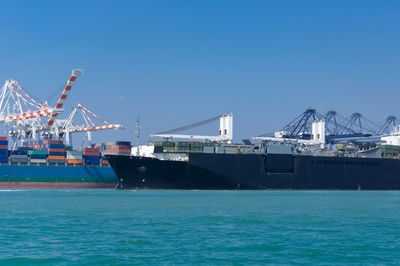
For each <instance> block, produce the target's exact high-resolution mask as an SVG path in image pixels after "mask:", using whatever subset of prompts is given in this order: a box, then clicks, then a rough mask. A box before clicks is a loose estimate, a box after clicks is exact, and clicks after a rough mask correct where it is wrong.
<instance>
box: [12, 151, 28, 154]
mask: <svg viewBox="0 0 400 266" xmlns="http://www.w3.org/2000/svg"><path fill="white" fill-rule="evenodd" d="M11 154H14V155H27V154H28V151H11Z"/></svg>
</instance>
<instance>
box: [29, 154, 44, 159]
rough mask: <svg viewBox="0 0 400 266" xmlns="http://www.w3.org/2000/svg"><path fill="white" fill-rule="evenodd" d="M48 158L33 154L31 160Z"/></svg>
mask: <svg viewBox="0 0 400 266" xmlns="http://www.w3.org/2000/svg"><path fill="white" fill-rule="evenodd" d="M46 158H47V156H46V155H44V154H32V155H31V159H46Z"/></svg>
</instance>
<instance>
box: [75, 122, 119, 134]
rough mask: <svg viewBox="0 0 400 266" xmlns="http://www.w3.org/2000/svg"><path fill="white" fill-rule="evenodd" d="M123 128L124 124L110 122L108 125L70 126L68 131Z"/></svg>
mask: <svg viewBox="0 0 400 266" xmlns="http://www.w3.org/2000/svg"><path fill="white" fill-rule="evenodd" d="M113 128H115V129H123V128H124V126H123V125H120V124H110V125H105V126H95V127H81V128H72V129H69V130H68V132H69V133H75V132H87V131H98V130H106V129H113Z"/></svg>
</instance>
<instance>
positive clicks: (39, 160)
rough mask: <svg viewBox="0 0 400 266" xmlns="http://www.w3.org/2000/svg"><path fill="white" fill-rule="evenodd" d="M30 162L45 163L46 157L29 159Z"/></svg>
mask: <svg viewBox="0 0 400 266" xmlns="http://www.w3.org/2000/svg"><path fill="white" fill-rule="evenodd" d="M30 162H31V163H47V160H46V159H31V160H30Z"/></svg>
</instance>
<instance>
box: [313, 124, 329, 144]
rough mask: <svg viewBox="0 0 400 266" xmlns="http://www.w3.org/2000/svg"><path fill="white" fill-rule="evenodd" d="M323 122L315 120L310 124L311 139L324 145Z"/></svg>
mask: <svg viewBox="0 0 400 266" xmlns="http://www.w3.org/2000/svg"><path fill="white" fill-rule="evenodd" d="M325 135H326V134H325V120H323V119H321V120H315V121H314V122H313V123H312V139H313V140H315V141H319V142H322V143H325Z"/></svg>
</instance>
